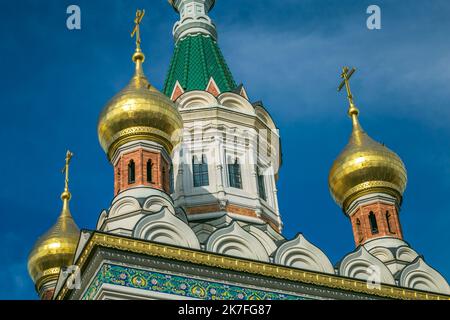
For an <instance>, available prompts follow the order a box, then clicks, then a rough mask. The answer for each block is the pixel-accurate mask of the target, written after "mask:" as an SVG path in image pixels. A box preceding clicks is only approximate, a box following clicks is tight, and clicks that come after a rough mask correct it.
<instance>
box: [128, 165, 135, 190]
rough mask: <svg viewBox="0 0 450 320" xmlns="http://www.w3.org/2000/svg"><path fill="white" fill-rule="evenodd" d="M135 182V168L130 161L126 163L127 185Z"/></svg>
mask: <svg viewBox="0 0 450 320" xmlns="http://www.w3.org/2000/svg"><path fill="white" fill-rule="evenodd" d="M135 182H136V168H135V165H134V161H133V160H130V162H129V163H128V184H132V183H135Z"/></svg>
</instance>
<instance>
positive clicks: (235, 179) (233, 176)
mask: <svg viewBox="0 0 450 320" xmlns="http://www.w3.org/2000/svg"><path fill="white" fill-rule="evenodd" d="M228 177H229V179H230V187H233V188H238V189H242V178H241V165H240V164H239V160H238V158H236V159H235V160H234V163H229V164H228Z"/></svg>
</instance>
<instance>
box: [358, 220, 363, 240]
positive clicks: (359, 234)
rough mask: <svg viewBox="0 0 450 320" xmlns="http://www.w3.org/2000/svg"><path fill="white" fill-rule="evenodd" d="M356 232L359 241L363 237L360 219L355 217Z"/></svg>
mask: <svg viewBox="0 0 450 320" xmlns="http://www.w3.org/2000/svg"><path fill="white" fill-rule="evenodd" d="M356 234H357V235H358V241H361V240H362V239H363V234H362V230H361V221H360V220H359V219H356Z"/></svg>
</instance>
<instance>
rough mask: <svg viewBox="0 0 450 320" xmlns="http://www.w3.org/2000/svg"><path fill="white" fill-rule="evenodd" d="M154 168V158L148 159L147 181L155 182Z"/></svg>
mask: <svg viewBox="0 0 450 320" xmlns="http://www.w3.org/2000/svg"><path fill="white" fill-rule="evenodd" d="M152 170H153V163H152V160H151V159H148V161H147V182H153V175H152Z"/></svg>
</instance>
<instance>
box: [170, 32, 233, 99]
mask: <svg viewBox="0 0 450 320" xmlns="http://www.w3.org/2000/svg"><path fill="white" fill-rule="evenodd" d="M211 77H213V79H214V81H215V82H216V84H217V86H218V87H219V90H220V91H221V92H225V91H232V90H233V89H235V88H236V83H235V82H234V79H233V76H232V74H231V72H230V69H229V68H228V66H227V64H226V62H225V59H224V58H223V55H222V52H221V51H220V48H219V46H218V45H217V42H216V40H214V39H213V38H212V37H211V36H210V35H206V34H196V35H188V36H186V37H185V38H182V39H180V40H179V41H178V42H177V43H176V45H175V51H174V54H173V57H172V61H171V63H170V67H169V72H168V74H167V78H166V81H165V83H164V93H165V94H166V95H167V96H169V97H170V95H171V94H172V91H173V89H174V87H175V83H176V82H177V80H178V82H179V83H180V85H181V87H182V88H183V90H184V91H191V90H206V87H207V85H208V82H209V79H210V78H211Z"/></svg>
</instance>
